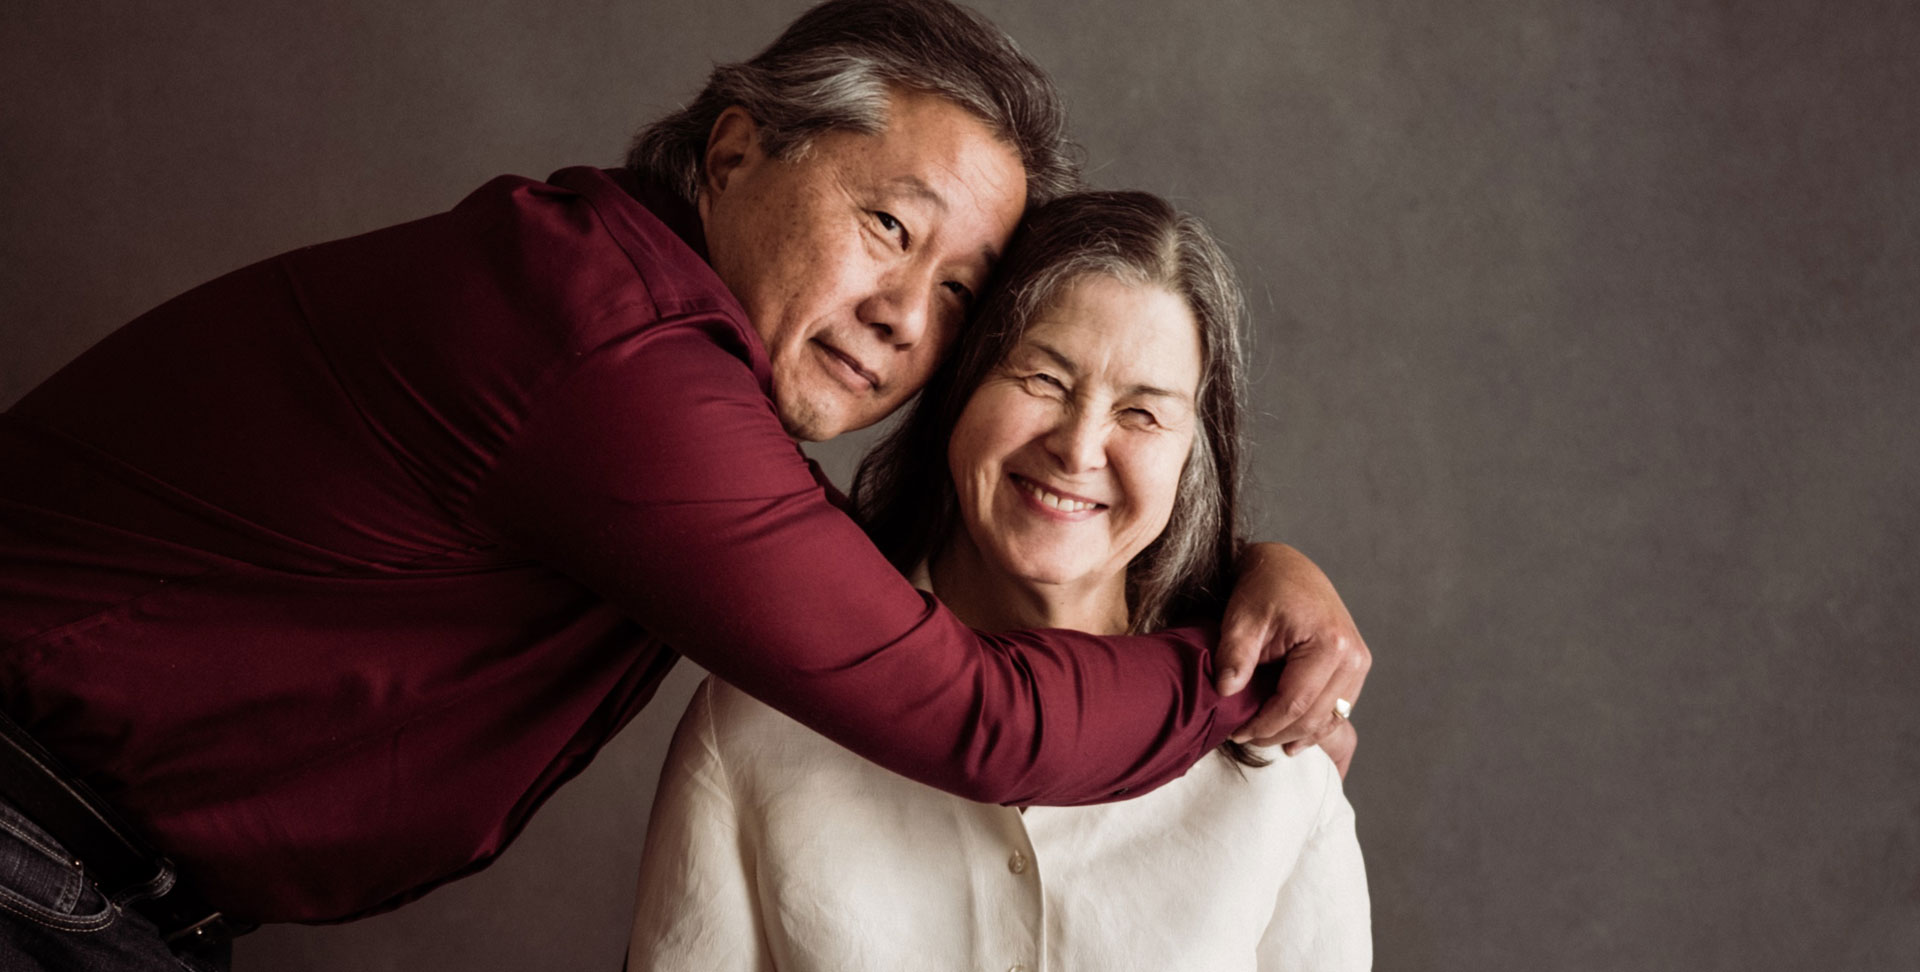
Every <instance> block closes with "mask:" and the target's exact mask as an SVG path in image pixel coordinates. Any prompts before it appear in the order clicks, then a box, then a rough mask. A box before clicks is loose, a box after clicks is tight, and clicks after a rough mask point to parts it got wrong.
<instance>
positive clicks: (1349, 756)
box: [1320, 719, 1360, 780]
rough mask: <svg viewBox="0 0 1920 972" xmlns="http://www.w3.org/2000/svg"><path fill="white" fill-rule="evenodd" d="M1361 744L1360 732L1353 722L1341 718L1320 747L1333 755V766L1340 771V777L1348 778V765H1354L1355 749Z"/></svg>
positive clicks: (1329, 754) (1322, 740)
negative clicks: (1356, 730) (1355, 728)
mask: <svg viewBox="0 0 1920 972" xmlns="http://www.w3.org/2000/svg"><path fill="white" fill-rule="evenodd" d="M1359 745H1360V734H1359V733H1357V732H1355V731H1354V730H1353V723H1351V722H1348V721H1347V720H1345V719H1341V720H1340V721H1339V722H1338V723H1335V724H1334V727H1333V731H1331V732H1329V733H1327V735H1326V737H1325V738H1323V739H1321V740H1320V749H1321V751H1322V752H1325V753H1326V754H1327V755H1328V756H1331V757H1333V768H1334V769H1337V770H1339V771H1340V778H1341V779H1343V780H1344V779H1346V778H1347V767H1349V766H1352V765H1353V750H1354V748H1355V747H1357V746H1359Z"/></svg>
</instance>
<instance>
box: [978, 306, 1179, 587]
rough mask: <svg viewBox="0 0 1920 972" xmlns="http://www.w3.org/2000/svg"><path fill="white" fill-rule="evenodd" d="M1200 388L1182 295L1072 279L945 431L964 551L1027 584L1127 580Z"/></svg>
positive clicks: (1172, 483) (1171, 479)
mask: <svg viewBox="0 0 1920 972" xmlns="http://www.w3.org/2000/svg"><path fill="white" fill-rule="evenodd" d="M1199 384H1200V336H1199V328H1198V326H1197V325H1196V324H1195V323H1194V318H1193V313H1192V311H1190V310H1189V309H1188V308H1187V304H1186V301H1185V300H1183V299H1181V298H1180V297H1177V296H1175V295H1173V294H1172V293H1169V292H1168V291H1166V290H1164V289H1162V288H1160V287H1157V286H1148V285H1138V284H1131V283H1123V282H1121V281H1119V280H1115V279H1113V278H1111V277H1107V276H1100V275H1095V276H1088V277H1082V278H1080V279H1079V280H1077V281H1075V282H1073V283H1071V284H1069V285H1068V287H1067V288H1066V289H1065V290H1064V291H1063V292H1062V293H1061V294H1060V296H1059V297H1058V298H1057V299H1055V300H1054V302H1053V304H1052V305H1051V306H1050V307H1049V308H1048V309H1047V310H1045V311H1044V312H1042V313H1041V314H1040V315H1039V317H1038V319H1037V320H1035V321H1034V322H1033V324H1032V325H1031V326H1030V327H1029V328H1028V329H1027V333H1026V335H1025V336H1024V337H1023V338H1022V339H1021V341H1020V343H1019V344H1018V345H1017V346H1016V347H1015V348H1014V349H1013V351H1012V353H1010V354H1009V355H1008V356H1007V358H1006V360H1004V361H1002V362H1001V363H1000V365H999V366H998V367H996V368H995V369H994V370H993V371H992V372H991V373H989V374H988V376H987V379H986V381H985V382H983V383H982V384H981V385H980V387H979V388H978V389H976V390H975V391H974V393H973V397H972V398H970V399H969V400H968V401H967V407H966V409H965V410H964V411H963V412H962V413H961V415H960V420H959V423H958V424H957V425H955V427H954V430H953V439H952V440H951V442H950V443H949V444H948V447H947V467H948V469H949V471H950V472H951V473H952V475H953V482H954V486H955V488H956V490H957V492H958V495H959V500H960V513H961V517H962V519H963V521H964V523H965V525H966V529H967V533H968V536H969V537H970V538H971V539H972V540H973V543H974V546H975V547H977V548H978V549H979V550H980V552H981V554H982V555H983V556H984V557H985V559H986V561H987V562H988V563H989V564H991V565H993V566H994V567H996V568H998V569H1000V570H1002V571H1004V572H1005V573H1007V574H1009V575H1012V576H1014V577H1018V578H1022V579H1024V580H1027V581H1029V582H1032V583H1037V584H1071V585H1077V586H1078V585H1085V584H1088V583H1095V584H1097V583H1103V582H1107V581H1118V580H1119V579H1120V578H1122V577H1124V572H1125V570H1126V566H1127V564H1128V562H1129V561H1131V560H1132V559H1133V558H1134V555H1136V554H1138V553H1139V552H1140V551H1141V550H1143V549H1145V548H1146V546H1147V544H1149V543H1151V542H1152V541H1153V539H1154V538H1155V537H1157V536H1159V535H1160V531H1161V530H1163V529H1165V527H1166V525H1167V518H1168V516H1169V515H1171V513H1172V512H1173V500H1174V494H1175V492H1176V491H1177V490H1178V487H1179V484H1180V473H1181V470H1182V468H1183V467H1184V466H1185V464H1186V460H1187V455H1188V453H1189V452H1191V451H1192V448H1193V437H1194V434H1195V427H1196V424H1197V419H1196V417H1195V409H1194V398H1195V395H1196V394H1197V392H1198V388H1199Z"/></svg>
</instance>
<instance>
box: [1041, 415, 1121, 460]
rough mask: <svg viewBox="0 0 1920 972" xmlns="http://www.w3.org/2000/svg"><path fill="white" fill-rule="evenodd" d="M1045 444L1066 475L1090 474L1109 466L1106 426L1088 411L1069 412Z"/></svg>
mask: <svg viewBox="0 0 1920 972" xmlns="http://www.w3.org/2000/svg"><path fill="white" fill-rule="evenodd" d="M1045 444H1046V447H1047V452H1048V453H1050V454H1051V455H1052V456H1053V457H1054V459H1055V461H1057V462H1059V463H1060V470H1061V471H1062V472H1067V473H1080V472H1087V471H1089V470H1093V469H1099V468H1100V467H1102V466H1104V465H1106V464H1107V429H1106V423H1104V422H1101V421H1099V420H1098V419H1097V418H1095V417H1094V416H1092V415H1089V414H1088V410H1087V409H1084V408H1068V409H1067V410H1065V411H1064V412H1063V413H1062V415H1061V416H1060V421H1059V422H1058V423H1057V424H1056V425H1054V427H1053V428H1052V430H1050V431H1049V432H1048V433H1047V437H1046V441H1045Z"/></svg>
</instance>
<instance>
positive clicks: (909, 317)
mask: <svg viewBox="0 0 1920 972" xmlns="http://www.w3.org/2000/svg"><path fill="white" fill-rule="evenodd" d="M706 161H707V176H706V182H705V184H704V186H703V189H702V192H701V194H700V217H701V220H702V222H704V223H705V226H706V234H707V248H708V251H709V254H710V255H711V257H712V263H713V269H714V271H715V272H716V273H718V274H719V275H720V279H721V280H722V281H723V282H725V283H726V285H727V287H728V289H730V290H732V291H733V294H734V296H735V297H738V298H739V299H740V303H741V304H742V305H743V306H744V307H745V308H746V311H747V316H748V318H749V319H750V320H751V321H752V322H753V326H754V329H755V330H756V331H758V332H759V334H760V339H761V341H762V342H764V343H765V344H766V347H767V354H768V356H769V357H770V358H771V360H772V362H773V393H774V402H775V405H776V406H777V407H778V408H779V410H780V420H781V422H783V423H784V424H785V425H786V428H787V432H788V433H789V434H791V435H793V436H794V437H795V438H798V439H807V440H813V441H819V440H823V439H831V438H833V437H834V436H836V435H839V434H840V433H842V432H850V431H852V430H854V429H859V428H864V427H866V426H868V425H871V424H873V423H874V422H877V421H879V420H880V419H882V418H885V417H886V416H887V414H888V413H890V412H892V411H893V410H894V409H895V408H898V407H899V406H900V403H902V402H904V401H905V400H906V399H907V397H908V396H910V395H912V394H913V393H914V392H915V391H918V390H919V388H920V386H921V385H924V384H925V383H926V381H927V378H928V377H929V376H930V375H932V373H933V369H934V366H935V365H937V364H938V363H939V360H940V356H941V355H943V354H945V353H946V351H947V349H948V347H950V346H951V345H952V343H953V339H954V336H955V335H957V334H958V333H959V331H960V327H961V325H962V323H963V322H964V321H965V319H966V316H967V313H968V309H969V306H970V305H971V303H972V301H973V299H974V297H975V296H976V295H978V294H979V293H980V290H981V288H982V287H983V286H984V285H985V284H986V280H987V273H988V271H989V270H990V269H991V268H992V264H993V262H994V260H995V259H996V258H997V256H998V254H999V253H1000V251H1001V249H1002V248H1003V247H1004V246H1005V245H1006V242H1007V238H1008V237H1009V236H1010V235H1012V233H1013V229H1014V226H1015V225H1016V224H1017V223H1018V222H1019V221H1020V213H1021V210H1022V209H1023V208H1024V207H1025V203H1026V192H1027V187H1026V173H1025V170H1024V169H1023V168H1022V167H1021V164H1020V159H1019V156H1018V155H1017V154H1016V153H1015V152H1014V150H1013V148H1012V147H1010V146H1008V145H1007V144H1006V143H1004V142H1002V141H1000V140H999V139H998V138H996V137H994V134H993V133H992V131H990V130H989V129H988V128H987V127H986V125H985V124H984V123H982V122H981V121H980V120H979V119H977V118H975V117H974V116H973V115H972V114H970V113H968V112H967V111H966V110H965V109H963V108H961V107H959V106H958V105H955V104H954V103H952V102H950V101H947V100H945V99H943V98H939V97H936V96H933V95H925V94H918V93H911V92H896V93H895V94H894V95H893V96H892V98H891V108H890V112H889V114H888V123H887V127H886V130H885V131H883V132H881V133H880V134H878V135H863V134H859V133H857V132H848V131H833V132H827V133H825V134H823V135H820V136H817V137H816V138H815V139H814V140H813V143H812V145H811V146H809V147H808V149H807V150H806V151H805V152H803V153H801V155H800V157H799V158H797V159H793V160H790V161H780V160H776V159H773V158H770V157H768V156H767V155H766V154H765V153H764V152H762V151H761V149H760V144H759V139H758V136H757V134H756V129H755V126H754V123H753V121H752V119H751V118H750V117H748V116H747V114H746V113H745V112H744V111H742V110H740V109H739V108H730V109H728V111H727V113H726V114H723V115H722V116H721V117H720V120H719V121H718V122H716V123H715V125H714V130H713V135H712V137H711V139H710V141H709V145H708V149H707V156H706Z"/></svg>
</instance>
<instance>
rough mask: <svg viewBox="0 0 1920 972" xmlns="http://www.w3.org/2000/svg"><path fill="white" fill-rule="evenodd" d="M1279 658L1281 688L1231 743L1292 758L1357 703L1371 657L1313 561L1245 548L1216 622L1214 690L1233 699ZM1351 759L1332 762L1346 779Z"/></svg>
mask: <svg viewBox="0 0 1920 972" xmlns="http://www.w3.org/2000/svg"><path fill="white" fill-rule="evenodd" d="M1281 659H1285V660H1286V667H1284V668H1283V669H1282V670H1281V672H1280V686H1279V689H1278V690H1277V691H1275V692H1274V695H1273V698H1271V699H1268V700H1267V702H1266V704H1265V705H1264V706H1262V707H1261V708H1260V711H1259V712H1258V713H1257V714H1255V715H1254V717H1253V718H1252V719H1249V720H1247V722H1246V724H1245V725H1243V726H1241V727H1240V728H1239V729H1237V730H1235V731H1234V734H1233V738H1234V740H1235V741H1238V742H1253V743H1256V744H1259V745H1262V746H1280V747H1281V748H1282V749H1283V750H1284V751H1285V752H1286V753H1287V755H1289V756H1291V755H1293V754H1294V753H1295V752H1298V751H1299V750H1301V749H1303V748H1305V747H1307V746H1312V745H1314V744H1316V743H1318V742H1320V741H1322V740H1323V739H1326V738H1327V737H1328V735H1329V734H1330V733H1332V732H1333V731H1334V730H1335V729H1336V728H1338V727H1339V726H1340V725H1341V723H1343V722H1345V721H1346V720H1345V719H1343V718H1341V717H1340V716H1339V715H1338V714H1337V713H1336V712H1335V711H1334V701H1335V700H1336V699H1345V700H1347V702H1349V703H1356V704H1357V703H1358V702H1359V701H1360V686H1361V684H1362V683H1364V682H1365V681H1366V680H1367V670H1368V669H1369V668H1371V667H1373V655H1372V654H1371V653H1369V652H1368V651H1367V643H1366V642H1365V641H1363V640H1361V638H1360V630H1359V629H1358V628H1355V627H1354V626H1353V616H1352V615H1350V614H1348V613H1347V606H1346V605H1345V604H1343V603H1341V601H1340V595H1339V594H1338V593H1336V592H1335V591H1334V589H1333V582H1332V581H1330V580H1328V579H1327V575H1326V574H1324V573H1321V571H1320V568H1319V567H1316V566H1314V563H1313V561H1311V560H1308V559H1307V558H1306V555H1305V554H1302V553H1301V552H1300V551H1298V550H1295V549H1293V548H1292V547H1289V546H1287V545H1286V544H1284V543H1255V544H1248V545H1247V549H1246V551H1245V552H1244V553H1242V554H1241V556H1240V582H1239V583H1238V584H1237V585H1235V586H1234V589H1233V597H1232V598H1231V599H1230V600H1228V602H1227V616H1226V617H1225V618H1224V619H1223V620H1222V621H1221V623H1220V647H1219V648H1218V649H1217V654H1216V660H1217V664H1216V665H1215V666H1214V670H1215V672H1216V675H1215V684H1216V685H1217V687H1218V688H1219V690H1220V694H1222V695H1232V694H1234V693H1236V692H1238V691H1240V690H1241V689H1243V688H1246V687H1247V682H1248V680H1249V679H1251V678H1252V677H1253V669H1254V667H1255V666H1257V665H1260V664H1263V663H1266V662H1273V661H1279V660H1281ZM1349 728H1350V727H1349ZM1352 738H1353V737H1351V736H1349V737H1348V739H1352ZM1328 752H1329V753H1330V754H1331V753H1332V752H1333V750H1332V749H1329V750H1328ZM1352 758H1353V751H1352V747H1351V744H1350V743H1349V744H1348V747H1347V750H1346V753H1345V760H1342V759H1340V758H1338V757H1336V758H1335V760H1334V761H1335V762H1336V763H1338V764H1340V767H1341V771H1342V772H1343V773H1344V772H1345V771H1346V763H1347V762H1349V761H1351V760H1352Z"/></svg>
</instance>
